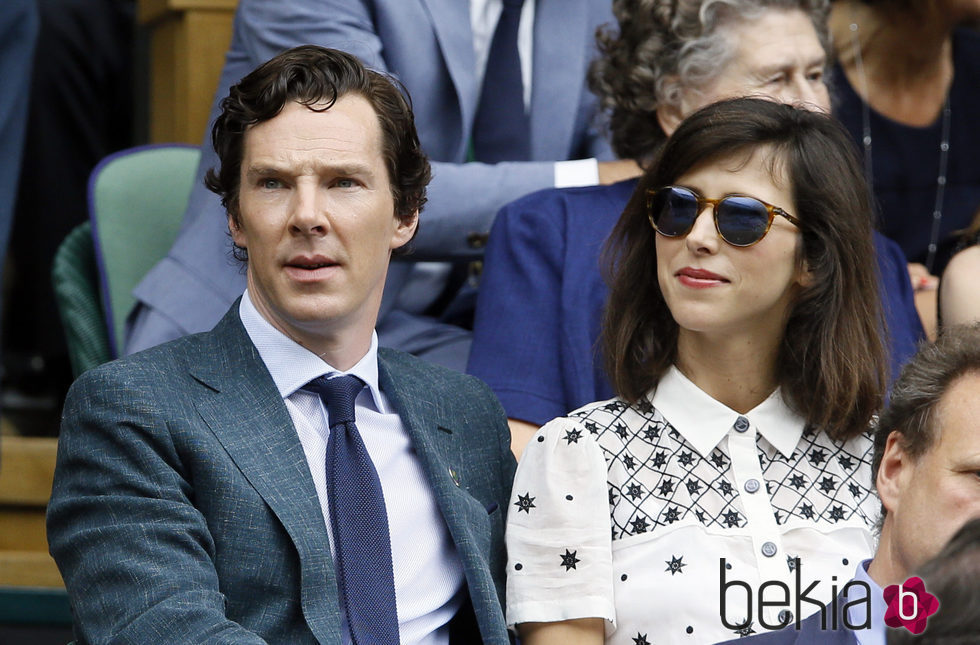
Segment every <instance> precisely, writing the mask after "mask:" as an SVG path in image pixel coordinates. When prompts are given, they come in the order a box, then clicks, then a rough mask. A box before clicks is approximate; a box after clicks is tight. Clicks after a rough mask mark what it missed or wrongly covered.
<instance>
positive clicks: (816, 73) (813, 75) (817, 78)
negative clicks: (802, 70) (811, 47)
mask: <svg viewBox="0 0 980 645" xmlns="http://www.w3.org/2000/svg"><path fill="white" fill-rule="evenodd" d="M806 77H807V78H808V79H809V80H810V81H813V82H817V83H820V82H823V70H822V69H815V70H813V71H812V72H810V73H809V74H807V75H806Z"/></svg>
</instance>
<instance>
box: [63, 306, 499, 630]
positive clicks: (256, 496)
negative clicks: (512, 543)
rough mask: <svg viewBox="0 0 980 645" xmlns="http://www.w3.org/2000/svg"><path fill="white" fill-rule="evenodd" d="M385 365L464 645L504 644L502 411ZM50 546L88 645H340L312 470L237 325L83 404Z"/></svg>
mask: <svg viewBox="0 0 980 645" xmlns="http://www.w3.org/2000/svg"><path fill="white" fill-rule="evenodd" d="M378 363H379V373H380V386H381V389H382V390H383V391H384V392H385V394H386V395H387V396H388V397H389V400H390V401H391V403H392V405H393V406H394V408H395V409H396V410H397V411H398V413H399V414H400V415H401V418H402V420H403V422H404V424H405V427H406V429H407V431H408V433H409V435H410V437H411V439H412V442H413V445H414V448H415V450H416V451H417V454H418V458H419V460H420V462H421V465H422V466H423V468H424V470H425V472H426V474H427V475H428V478H429V481H430V483H431V485H432V490H433V492H434V494H435V497H436V500H437V503H438V505H439V508H440V510H441V512H442V516H443V517H444V518H445V521H446V524H447V525H448V527H449V532H450V534H451V536H452V538H453V541H454V543H455V545H456V549H457V551H458V554H459V557H460V560H461V562H462V565H463V571H464V574H465V578H466V583H467V587H468V590H469V594H470V599H471V601H472V605H473V609H474V613H475V617H476V622H477V624H478V627H479V632H480V633H479V635H476V634H473V635H472V639H465V638H464V641H465V642H469V640H472V642H478V641H479V640H481V639H482V641H483V642H486V643H497V644H500V645H503V644H506V643H508V635H507V631H506V626H505V623H504V616H503V613H502V610H501V604H502V600H503V589H504V567H505V563H506V559H505V555H504V548H503V531H504V515H505V512H506V507H507V503H508V498H509V493H510V485H511V479H512V477H513V472H514V467H515V463H514V460H513V457H512V455H511V453H510V446H509V444H510V437H509V433H508V431H507V426H506V420H505V418H504V415H503V411H502V410H501V408H500V405H499V403H497V401H496V399H495V398H494V397H493V395H492V394H490V392H489V390H488V389H487V388H486V386H484V385H483V384H482V383H480V382H479V381H477V380H476V379H473V378H471V377H467V376H463V375H461V374H457V373H453V372H450V371H448V370H445V369H442V368H438V367H434V366H431V365H428V364H426V363H423V362H422V361H419V360H418V359H415V358H412V357H411V356H407V355H404V354H401V353H399V352H393V351H390V350H381V351H380V352H379V358H378ZM450 469H452V471H454V472H455V473H456V477H455V478H454V477H453V476H452V475H451V474H450ZM454 479H455V480H456V481H458V482H459V483H456V481H454ZM48 537H49V542H50V547H51V553H52V555H54V557H55V560H56V561H57V563H58V566H59V569H60V570H61V573H62V575H63V577H64V580H65V584H66V586H67V588H68V592H69V594H70V597H71V602H72V610H73V614H74V617H75V628H76V636H77V638H78V641H79V643H105V642H109V641H110V640H111V641H112V642H113V643H134V644H137V643H138V644H141V645H143V644H146V643H164V642H173V643H182V644H186V643H197V642H205V641H207V642H209V643H213V642H234V643H264V642H268V643H289V644H295V643H331V644H334V643H338V644H339V643H341V638H342V637H341V615H340V611H339V605H338V603H337V594H336V578H335V573H334V566H333V560H332V557H331V554H330V548H329V546H328V545H329V542H328V535H327V529H326V526H325V523H324V519H323V515H322V512H321V510H320V504H319V501H318V498H317V494H316V491H315V490H314V486H313V480H312V478H311V477H310V473H309V467H308V465H307V462H306V458H305V456H304V452H303V448H302V445H301V444H300V441H299V438H298V436H297V434H296V431H295V429H294V427H293V424H292V420H291V419H290V416H289V413H288V412H287V410H286V407H285V405H284V403H283V401H282V399H281V397H280V395H279V393H278V390H277V389H276V386H275V384H274V382H273V380H272V377H271V376H270V374H269V372H268V370H267V369H266V367H265V365H264V363H263V362H262V360H261V358H260V357H259V355H258V352H257V350H256V349H255V346H254V345H253V344H252V342H251V341H250V340H249V338H248V335H247V333H246V332H245V329H244V327H243V326H242V324H241V321H240V319H239V316H238V309H237V307H233V308H232V310H231V311H229V313H228V314H227V315H226V316H225V318H224V319H223V320H222V321H221V322H220V323H219V325H218V326H217V327H216V328H215V329H214V330H213V331H211V332H208V333H204V334H198V335H194V336H189V337H186V338H182V339H180V340H178V341H175V342H173V343H168V344H166V345H162V346H160V347H157V348H154V349H152V350H149V351H147V352H144V353H141V354H139V355H136V356H132V357H128V358H125V359H122V360H119V361H115V362H112V363H108V364H106V365H103V366H101V367H99V368H96V369H94V370H91V371H89V372H87V373H85V374H83V375H82V376H81V377H80V378H79V379H78V381H77V382H76V383H75V384H74V385H73V386H72V389H71V391H70V392H69V394H68V399H67V401H66V404H65V413H64V417H63V422H62V429H61V436H60V440H59V446H58V464H57V470H56V473H55V484H54V489H53V491H52V497H51V503H50V505H49V507H48Z"/></svg>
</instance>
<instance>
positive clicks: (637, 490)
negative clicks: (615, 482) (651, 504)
mask: <svg viewBox="0 0 980 645" xmlns="http://www.w3.org/2000/svg"><path fill="white" fill-rule="evenodd" d="M626 494H627V495H629V496H630V497H631V498H632V499H634V500H637V499H640V498H641V497H643V487H642V486H640V485H639V484H630V485H629V488H627V489H626Z"/></svg>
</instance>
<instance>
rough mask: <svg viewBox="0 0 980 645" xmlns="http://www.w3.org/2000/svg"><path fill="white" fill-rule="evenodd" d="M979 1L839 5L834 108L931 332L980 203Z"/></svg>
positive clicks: (834, 16)
mask: <svg viewBox="0 0 980 645" xmlns="http://www.w3.org/2000/svg"><path fill="white" fill-rule="evenodd" d="M978 18H980V1H978V0H932V1H930V2H922V1H921V0H837V1H836V2H834V4H833V9H832V12H831V19H830V25H831V32H832V33H833V36H834V42H835V47H836V49H837V54H838V59H839V62H838V69H837V70H836V72H837V73H836V74H835V77H834V79H833V84H834V86H835V88H834V90H835V94H836V97H835V98H836V101H837V104H836V106H835V107H836V109H835V112H836V114H837V116H838V117H839V118H840V120H841V121H842V122H843V123H844V125H845V126H846V127H847V129H848V131H849V132H850V133H851V136H852V137H854V139H855V140H856V141H857V142H858V143H859V144H860V145H861V146H862V148H863V150H864V158H865V166H866V168H865V170H866V172H867V174H868V176H869V177H870V178H871V179H870V181H871V189H872V191H873V193H874V196H875V199H876V201H877V205H878V209H879V216H880V218H881V230H882V232H883V233H884V234H885V235H886V236H888V237H890V238H892V239H893V240H895V241H896V242H898V244H899V245H900V246H901V247H902V249H903V250H904V251H905V255H906V258H907V259H908V261H909V263H910V265H909V270H910V273H911V275H912V282H913V285H915V286H916V287H917V288H918V289H919V292H918V293H917V305H918V307H919V313H920V315H922V317H923V322H924V323H925V325H926V328H927V331H929V330H930V329H934V326H935V320H936V291H935V289H936V286H937V282H938V281H937V279H936V277H934V276H940V275H942V272H943V270H944V269H945V267H946V264H947V262H948V261H949V259H950V257H951V255H952V252H953V249H954V247H955V244H956V241H957V238H956V232H957V231H960V230H962V229H964V228H966V227H967V226H968V225H969V223H970V220H971V219H972V217H973V214H974V213H975V212H976V210H977V207H978V206H980V164H978V163H976V155H977V151H978V150H980V120H978V119H977V118H976V113H977V109H978V107H980V34H978V33H977V32H976V31H975V30H973V29H968V28H962V27H960V25H963V24H964V23H966V22H968V21H971V20H972V21H975V20H977V19H978Z"/></svg>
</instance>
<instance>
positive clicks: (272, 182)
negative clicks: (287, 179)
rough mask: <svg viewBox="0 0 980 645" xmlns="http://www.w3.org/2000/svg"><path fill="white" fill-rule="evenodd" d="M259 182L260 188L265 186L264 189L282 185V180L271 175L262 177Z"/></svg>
mask: <svg viewBox="0 0 980 645" xmlns="http://www.w3.org/2000/svg"><path fill="white" fill-rule="evenodd" d="M259 183H260V185H261V186H262V188H266V189H269V190H272V189H275V188H279V187H281V186H282V182H281V181H279V180H278V179H273V178H271V177H266V178H265V179H263V180H262V181H261V182H259Z"/></svg>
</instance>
